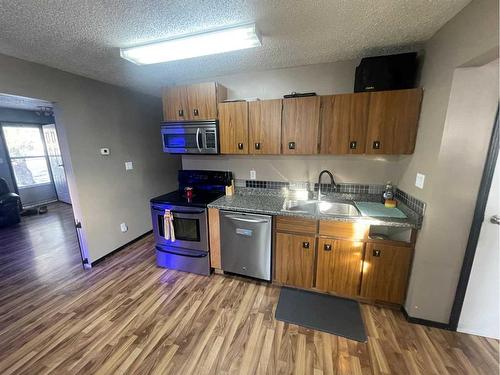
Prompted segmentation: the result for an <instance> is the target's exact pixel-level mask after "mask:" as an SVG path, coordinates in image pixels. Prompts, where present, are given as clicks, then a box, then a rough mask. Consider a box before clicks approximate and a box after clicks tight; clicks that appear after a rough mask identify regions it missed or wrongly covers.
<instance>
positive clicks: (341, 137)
mask: <svg viewBox="0 0 500 375" xmlns="http://www.w3.org/2000/svg"><path fill="white" fill-rule="evenodd" d="M369 103H370V94H369V93H356V94H342V95H329V96H322V97H321V147H320V150H321V153H322V154H364V152H365V144H366V127H367V123H368V105H369Z"/></svg>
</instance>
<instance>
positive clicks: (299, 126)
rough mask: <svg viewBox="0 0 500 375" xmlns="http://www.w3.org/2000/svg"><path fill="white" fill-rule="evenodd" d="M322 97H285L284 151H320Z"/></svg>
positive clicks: (283, 122) (315, 152)
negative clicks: (319, 135) (319, 132)
mask: <svg viewBox="0 0 500 375" xmlns="http://www.w3.org/2000/svg"><path fill="white" fill-rule="evenodd" d="M319 110H320V97H319V96H310V97H303V98H290V99H283V121H282V130H281V135H282V138H281V142H282V153H283V154H289V155H290V154H291V155H294V154H295V155H311V154H317V153H318V131H319Z"/></svg>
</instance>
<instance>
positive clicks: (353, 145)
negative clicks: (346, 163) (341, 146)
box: [349, 141, 358, 150]
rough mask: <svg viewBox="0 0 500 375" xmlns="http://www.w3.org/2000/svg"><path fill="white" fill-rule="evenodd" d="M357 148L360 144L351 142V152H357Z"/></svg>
mask: <svg viewBox="0 0 500 375" xmlns="http://www.w3.org/2000/svg"><path fill="white" fill-rule="evenodd" d="M357 146H358V142H357V141H351V142H349V148H350V149H351V150H356V147H357Z"/></svg>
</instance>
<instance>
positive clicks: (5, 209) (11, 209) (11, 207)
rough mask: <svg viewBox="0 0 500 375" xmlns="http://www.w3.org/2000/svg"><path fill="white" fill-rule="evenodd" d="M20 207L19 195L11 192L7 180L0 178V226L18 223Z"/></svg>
mask: <svg viewBox="0 0 500 375" xmlns="http://www.w3.org/2000/svg"><path fill="white" fill-rule="evenodd" d="M20 207H21V199H20V198H19V195H17V194H14V193H11V192H10V191H9V185H7V181H5V180H4V179H3V178H0V227H5V226H8V225H12V224H17V223H19V222H20V221H21V215H20Z"/></svg>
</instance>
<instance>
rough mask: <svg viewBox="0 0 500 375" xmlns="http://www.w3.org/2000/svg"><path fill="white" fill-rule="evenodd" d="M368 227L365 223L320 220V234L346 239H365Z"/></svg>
mask: <svg viewBox="0 0 500 375" xmlns="http://www.w3.org/2000/svg"><path fill="white" fill-rule="evenodd" d="M368 229H369V225H366V224H363V223H348V222H347V223H346V222H341V221H333V220H321V221H320V222H319V234H320V235H321V236H328V237H335V238H342V239H346V240H364V239H365V237H366V235H367V233H368Z"/></svg>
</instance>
